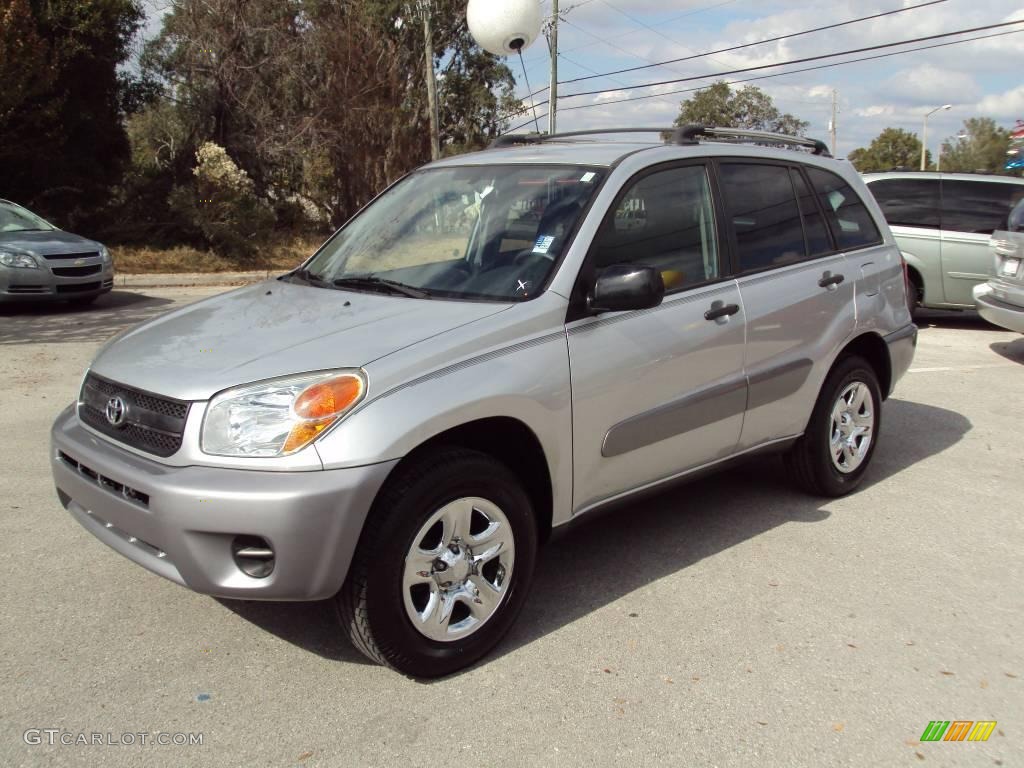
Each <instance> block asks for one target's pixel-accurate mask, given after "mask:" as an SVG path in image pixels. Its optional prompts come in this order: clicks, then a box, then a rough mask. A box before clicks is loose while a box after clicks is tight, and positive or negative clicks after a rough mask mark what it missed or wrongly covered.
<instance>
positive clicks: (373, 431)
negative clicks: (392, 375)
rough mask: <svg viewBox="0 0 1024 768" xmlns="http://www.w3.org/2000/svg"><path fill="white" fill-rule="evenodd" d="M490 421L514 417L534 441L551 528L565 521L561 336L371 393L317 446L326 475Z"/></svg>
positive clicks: (568, 430) (565, 355) (568, 474)
mask: <svg viewBox="0 0 1024 768" xmlns="http://www.w3.org/2000/svg"><path fill="white" fill-rule="evenodd" d="M371 382H372V374H371ZM371 389H372V383H371ZM495 417H505V418H512V419H516V420H517V421H519V422H521V423H523V424H524V425H525V426H526V427H527V428H529V429H530V430H531V431H532V432H533V434H534V435H536V437H537V439H538V441H539V442H540V444H541V447H542V448H543V450H544V454H545V457H546V460H547V463H548V471H549V472H550V475H551V482H552V501H553V506H554V509H553V515H552V518H553V519H552V522H553V524H554V525H558V524H559V523H560V522H562V521H564V520H567V519H568V518H569V516H570V514H571V506H572V401H571V391H570V380H569V351H568V344H567V341H566V338H565V334H564V333H562V332H555V333H550V334H547V335H546V336H543V337H539V338H537V339H534V340H532V341H530V342H528V343H519V344H515V345H512V346H510V347H508V348H506V349H503V350H495V351H491V352H488V353H487V354H483V355H479V356H478V357H476V358H472V359H469V360H463V361H460V362H459V363H456V364H454V365H450V366H447V367H445V368H442V369H440V370H437V371H432V372H429V373H426V374H424V375H421V376H420V377H418V378H417V379H414V380H412V381H408V382H405V383H403V384H401V385H398V386H394V387H392V388H391V389H390V390H387V391H384V392H381V393H379V394H377V395H373V394H371V397H370V399H369V400H368V401H367V402H366V403H364V404H363V405H361V406H360V407H359V409H358V410H357V411H356V412H354V413H353V414H351V415H350V416H349V417H347V418H346V419H345V420H344V421H343V422H342V423H341V424H340V425H339V426H338V427H337V428H336V429H334V430H333V431H332V432H330V433H329V434H328V435H326V436H324V437H323V438H321V439H320V441H318V442H317V444H316V447H317V452H318V453H319V454H320V458H321V460H322V461H323V463H324V468H325V469H340V468H344V467H357V466H365V465H367V464H376V463H380V462H384V461H392V460H395V459H401V458H403V457H405V456H407V455H408V454H409V453H411V452H412V451H413V450H414V449H416V448H417V447H419V446H420V445H422V444H423V443H425V442H426V441H428V440H430V439H431V438H433V437H436V436H437V435H439V434H441V433H442V432H445V431H447V430H450V429H454V428H455V427H459V426H462V425H464V424H467V423H469V422H473V421H478V420H480V419H487V418H495Z"/></svg>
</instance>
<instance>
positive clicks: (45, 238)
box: [0, 229, 100, 256]
mask: <svg viewBox="0 0 1024 768" xmlns="http://www.w3.org/2000/svg"><path fill="white" fill-rule="evenodd" d="M0 248H9V249H12V250H16V251H31V252H32V253H37V254H39V255H40V256H51V255H55V254H59V253H81V252H82V251H83V250H85V251H98V250H99V248H100V244H99V243H97V242H96V241H95V240H88V239H86V238H84V237H79V236H78V235H73V234H71V233H70V232H61V231H60V230H59V229H55V230H53V231H50V232H0Z"/></svg>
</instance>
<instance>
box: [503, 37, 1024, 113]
mask: <svg viewBox="0 0 1024 768" xmlns="http://www.w3.org/2000/svg"><path fill="white" fill-rule="evenodd" d="M1022 33H1024V29H1015V30H1012V31H1010V32H996V33H995V34H992V35H979V36H978V37H970V38H967V39H966V40H953V41H951V42H948V43H936V44H935V45H924V46H921V47H920V48H908V49H907V50H905V51H892V52H890V53H880V54H875V55H874V56H863V57H861V58H859V59H850V60H848V61H836V62H833V63H831V64H818V65H816V66H813V67H803V68H802V69H793V70H790V71H788V72H776V73H774V74H771V75H758V76H757V77H746V78H743V79H741V80H729V81H727V82H726V84H727V85H738V84H740V83H751V82H754V81H755V80H769V79H771V78H773V77H784V76H785V75H797V74H800V73H801V72H815V71H817V70H820V69H831V68H833V67H842V66H844V65H846V64H858V63H861V62H864V61H873V60H875V59H886V58H889V57H890V56H902V55H903V54H905V53H916V52H917V51H927V50H931V49H933V48H945V47H947V46H950V45H960V44H962V43H973V42H975V41H976V40H987V39H989V38H992V37H1004V36H1006V35H1019V34H1022ZM701 90H704V86H699V87H697V88H683V89H681V90H677V91H665V92H664V93H650V94H647V95H646V96H631V97H628V98H624V99H609V100H608V101H600V102H597V103H595V104H578V105H576V106H574V107H562V108H561V109H562V111H563V112H567V111H570V110H575V109H592V108H594V107H604V106H608V105H610V104H624V103H626V102H628V101H643V100H645V99H660V98H664V97H665V96H673V95H677V94H680V93H693V92H694V91H701ZM537 106H544V102H540V103H539V104H538V105H537ZM531 122H532V121H531ZM520 127H522V126H520ZM510 132H511V131H510Z"/></svg>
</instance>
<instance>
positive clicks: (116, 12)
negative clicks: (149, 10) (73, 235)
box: [0, 0, 143, 224]
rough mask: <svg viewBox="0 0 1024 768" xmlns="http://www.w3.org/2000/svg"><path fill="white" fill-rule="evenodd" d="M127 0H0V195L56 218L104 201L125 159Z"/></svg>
mask: <svg viewBox="0 0 1024 768" xmlns="http://www.w3.org/2000/svg"><path fill="white" fill-rule="evenodd" d="M142 17H143V12H142V8H141V3H140V2H138V1H137V0H0V82H2V83H3V87H2V88H0V92H2V93H0V168H2V169H3V173H2V175H0V196H7V197H11V198H14V199H16V200H18V201H19V202H22V203H25V204H28V205H30V206H32V207H34V208H36V209H38V210H39V211H40V212H41V213H43V214H44V215H49V216H52V217H53V218H55V219H56V220H57V221H59V222H61V223H64V224H73V223H74V222H75V220H76V219H80V218H81V217H82V216H84V215H88V214H89V213H91V212H94V211H95V210H97V209H98V208H100V207H102V206H103V205H105V204H106V202H107V201H108V199H109V193H110V189H111V187H112V186H113V185H115V184H116V183H117V182H118V180H119V179H120V177H121V173H122V170H123V166H124V163H125V162H126V161H127V159H128V151H129V148H128V139H127V136H126V135H125V130H124V126H123V124H122V114H121V103H122V101H121V90H122V87H123V85H124V83H125V82H126V81H125V78H123V77H119V75H118V67H119V66H120V64H121V63H123V62H124V61H125V60H127V58H128V55H129V52H130V43H131V40H132V38H133V37H134V35H135V32H136V30H137V29H138V25H139V23H140V22H141V19H142Z"/></svg>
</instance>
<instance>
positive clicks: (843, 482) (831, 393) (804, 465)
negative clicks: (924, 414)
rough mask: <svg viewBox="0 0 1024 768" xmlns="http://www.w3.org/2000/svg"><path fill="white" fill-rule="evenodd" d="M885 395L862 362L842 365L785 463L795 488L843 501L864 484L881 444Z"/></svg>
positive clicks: (858, 359)
mask: <svg viewBox="0 0 1024 768" xmlns="http://www.w3.org/2000/svg"><path fill="white" fill-rule="evenodd" d="M881 407H882V394H881V390H880V388H879V386H878V377H877V376H876V375H875V371H874V369H873V368H872V367H871V365H870V364H869V363H868V362H867V361H866V360H864V359H863V358H861V357H855V356H850V357H846V358H843V359H842V360H840V361H839V362H838V363H837V364H836V365H835V366H834V367H833V369H832V371H831V372H830V373H829V375H828V378H827V379H826V380H825V384H824V386H822V388H821V393H820V394H819V395H818V401H817V403H816V404H815V406H814V412H813V413H812V415H811V420H810V423H809V424H808V425H807V431H806V432H805V433H804V435H803V437H801V438H800V439H799V440H798V441H797V443H796V445H794V446H793V447H792V448H791V449H790V450H789V452H788V453H787V454H786V457H785V462H786V466H787V468H788V470H789V472H790V475H791V476H792V477H793V479H794V480H795V481H796V483H797V484H798V485H799V486H800V487H801V488H803V489H804V490H806V491H807V492H808V493H813V494H815V495H819V496H844V495H846V494H847V493H850V492H851V491H853V490H854V489H855V488H856V487H857V486H858V485H860V483H861V481H862V480H863V478H864V473H865V472H866V471H867V468H868V465H869V464H870V463H871V457H872V455H874V452H875V446H876V445H877V443H878V432H879V427H880V426H881V417H882V413H881Z"/></svg>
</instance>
